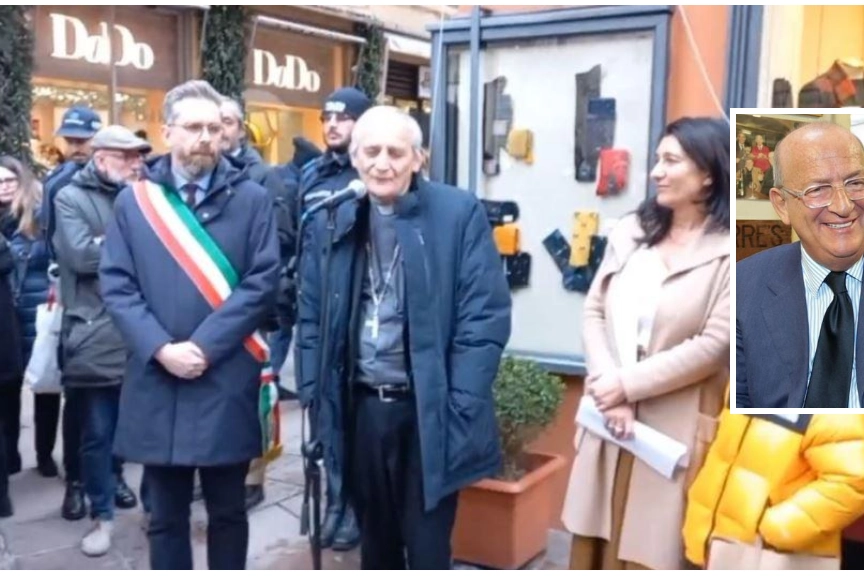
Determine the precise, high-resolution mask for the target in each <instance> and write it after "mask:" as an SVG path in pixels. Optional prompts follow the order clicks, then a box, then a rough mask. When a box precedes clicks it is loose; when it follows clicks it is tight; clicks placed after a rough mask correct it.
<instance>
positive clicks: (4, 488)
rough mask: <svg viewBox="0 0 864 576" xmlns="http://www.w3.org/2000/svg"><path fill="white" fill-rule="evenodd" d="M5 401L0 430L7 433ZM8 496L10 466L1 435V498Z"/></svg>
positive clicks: (1, 405) (2, 406)
mask: <svg viewBox="0 0 864 576" xmlns="http://www.w3.org/2000/svg"><path fill="white" fill-rule="evenodd" d="M3 384H4V383H3V382H0V387H2V390H3V391H5V390H6V388H7V387H8V386H6V387H4V386H3ZM4 400H5V398H0V429H2V430H4V431H5V426H6V409H5V406H4V405H3V404H2V402H3V401H4ZM19 412H20V411H19ZM7 496H9V465H8V453H7V446H6V435H5V433H4V434H0V498H6V497H7Z"/></svg>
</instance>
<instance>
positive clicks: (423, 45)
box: [384, 32, 432, 60]
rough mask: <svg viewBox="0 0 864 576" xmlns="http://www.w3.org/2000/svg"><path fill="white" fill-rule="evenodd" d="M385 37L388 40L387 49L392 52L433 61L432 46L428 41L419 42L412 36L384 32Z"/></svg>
mask: <svg viewBox="0 0 864 576" xmlns="http://www.w3.org/2000/svg"><path fill="white" fill-rule="evenodd" d="M384 37H385V38H386V39H387V48H389V49H390V51H391V52H397V53H399V54H405V55H406V56H413V57H415V58H422V59H424V60H431V59H432V44H431V43H430V42H427V41H426V40H418V39H417V38H411V37H410V36H403V35H402V34H395V33H393V32H384Z"/></svg>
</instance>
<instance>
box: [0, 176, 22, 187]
mask: <svg viewBox="0 0 864 576" xmlns="http://www.w3.org/2000/svg"><path fill="white" fill-rule="evenodd" d="M16 182H18V178H15V177H12V178H0V186H3V185H5V184H15V183H16Z"/></svg>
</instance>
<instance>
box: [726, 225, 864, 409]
mask: <svg viewBox="0 0 864 576" xmlns="http://www.w3.org/2000/svg"><path fill="white" fill-rule="evenodd" d="M736 271H737V278H736V284H735V285H736V287H737V290H738V292H737V294H738V296H737V300H736V302H737V304H738V306H737V314H736V317H735V348H736V353H735V357H736V360H735V365H736V367H737V373H736V376H735V383H736V389H735V397H736V402H737V407H738V408H801V407H802V406H804V395H805V394H806V392H807V372H808V370H809V367H810V336H809V334H810V328H809V326H808V324H807V301H806V296H805V291H804V290H805V289H804V274H803V272H802V271H801V243H800V242H795V243H793V244H785V245H783V246H778V247H776V248H771V249H770V250H765V251H764V252H759V253H758V254H755V255H754V256H751V257H749V258H745V259H744V260H741V261H740V262H738V264H737V268H736ZM862 298H864V292H862ZM862 319H864V314H859V316H858V327H857V330H858V333H861V332H862V328H861V324H862ZM856 346H857V347H856V350H855V354H856V358H857V359H858V361H857V363H856V370H857V371H858V372H857V374H858V382H859V383H864V338H858V342H857V345H856ZM862 391H864V386H862V385H861V384H859V386H858V393H859V395H861V398H862V402H864V394H862Z"/></svg>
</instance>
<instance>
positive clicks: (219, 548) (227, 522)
mask: <svg viewBox="0 0 864 576" xmlns="http://www.w3.org/2000/svg"><path fill="white" fill-rule="evenodd" d="M195 470H196V469H195V468H193V467H187V466H145V468H144V474H145V475H146V478H147V491H148V497H149V498H148V499H149V501H150V510H151V516H150V524H149V528H148V530H147V536H148V537H149V539H150V569H151V570H191V569H192V543H191V541H190V536H189V514H190V509H189V508H190V505H191V504H192V482H193V477H194V475H195ZM198 471H199V475H200V477H201V490H202V492H203V493H204V505H205V507H206V508H207V566H208V568H209V569H210V570H244V569H245V568H246V553H247V550H248V548H249V520H248V518H247V516H246V488H245V480H246V473H247V472H248V471H249V463H248V462H244V463H242V464H236V465H233V466H214V467H204V468H198Z"/></svg>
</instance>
